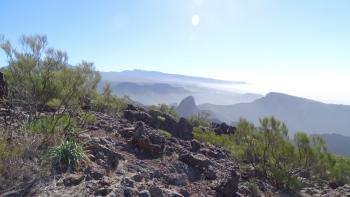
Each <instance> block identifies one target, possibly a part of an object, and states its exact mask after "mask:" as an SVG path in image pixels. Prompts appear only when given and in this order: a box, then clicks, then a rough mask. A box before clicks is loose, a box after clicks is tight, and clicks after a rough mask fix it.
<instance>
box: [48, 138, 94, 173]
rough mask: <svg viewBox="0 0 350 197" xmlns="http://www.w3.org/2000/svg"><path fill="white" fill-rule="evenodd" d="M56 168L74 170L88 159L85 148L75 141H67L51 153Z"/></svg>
mask: <svg viewBox="0 0 350 197" xmlns="http://www.w3.org/2000/svg"><path fill="white" fill-rule="evenodd" d="M49 155H50V156H51V158H53V161H54V165H56V166H55V167H56V168H57V167H58V169H59V170H69V169H71V170H74V169H76V168H77V167H78V165H79V164H80V163H81V162H82V161H83V160H85V159H86V158H87V157H86V155H85V152H84V150H83V147H82V146H81V145H80V144H79V143H78V142H75V141H70V140H65V141H63V142H62V144H60V145H59V146H57V147H54V148H52V149H51V150H50V151H49Z"/></svg>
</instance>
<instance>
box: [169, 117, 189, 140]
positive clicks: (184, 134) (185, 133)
mask: <svg viewBox="0 0 350 197" xmlns="http://www.w3.org/2000/svg"><path fill="white" fill-rule="evenodd" d="M192 130H193V127H192V125H191V123H190V122H189V121H188V120H187V119H185V118H180V120H179V123H178V124H177V125H176V128H175V131H174V132H173V133H172V134H173V136H175V137H178V138H181V139H183V140H192V139H193V134H192Z"/></svg>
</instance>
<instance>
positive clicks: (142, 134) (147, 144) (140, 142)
mask: <svg viewBox="0 0 350 197" xmlns="http://www.w3.org/2000/svg"><path fill="white" fill-rule="evenodd" d="M131 143H132V144H133V145H135V146H136V147H138V148H140V149H141V150H144V151H146V152H147V153H149V154H151V155H152V156H160V155H161V153H162V146H160V145H158V144H153V143H152V142H151V140H150V138H149V136H148V134H147V133H146V131H145V126H144V125H143V122H137V124H136V129H135V132H134V135H133V137H132V140H131Z"/></svg>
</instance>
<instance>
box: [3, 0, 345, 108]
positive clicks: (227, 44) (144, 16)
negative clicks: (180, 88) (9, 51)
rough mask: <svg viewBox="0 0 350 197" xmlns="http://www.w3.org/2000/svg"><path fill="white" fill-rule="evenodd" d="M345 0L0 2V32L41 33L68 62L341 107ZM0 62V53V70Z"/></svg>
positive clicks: (9, 35) (7, 34) (10, 35)
mask: <svg viewBox="0 0 350 197" xmlns="http://www.w3.org/2000/svg"><path fill="white" fill-rule="evenodd" d="M349 8H350V1H348V0H332V1H329V0H307V1H305V0H283V1H281V0H144V1H140V0H98V1H97V0H94V1H93V0H74V1H72V0H50V1H47V0H32V1H29V0H22V1H20V0H1V1H0V34H2V35H3V36H4V37H5V38H6V39H8V40H10V41H11V42H12V43H13V44H15V43H18V39H19V38H20V36H21V35H23V34H24V35H35V34H43V35H47V37H48V41H49V46H52V47H54V48H57V49H62V50H65V51H67V53H68V55H69V62H70V63H71V64H77V63H79V62H80V61H81V60H87V61H91V62H94V63H95V66H96V68H97V69H98V70H101V71H122V70H131V69H144V70H155V71H162V72H167V73H177V74H185V75H194V76H203V77H211V78H218V79H227V80H235V81H246V82H248V83H249V84H250V85H249V87H247V90H246V91H253V92H257V93H261V94H265V93H268V92H270V91H274V92H283V93H287V94H292V95H296V96H302V97H306V98H311V99H316V100H320V101H323V102H327V103H338V104H350V90H349V84H350V12H349ZM4 65H6V57H5V56H4V53H3V52H1V53H0V66H4Z"/></svg>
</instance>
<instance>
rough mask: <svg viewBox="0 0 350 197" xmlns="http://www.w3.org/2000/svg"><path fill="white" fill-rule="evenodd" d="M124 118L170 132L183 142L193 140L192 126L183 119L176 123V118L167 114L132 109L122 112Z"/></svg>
mask: <svg viewBox="0 0 350 197" xmlns="http://www.w3.org/2000/svg"><path fill="white" fill-rule="evenodd" d="M133 109H135V110H133ZM124 117H125V118H126V119H128V120H130V121H134V122H136V121H142V122H144V123H145V124H147V125H148V126H150V127H152V128H155V129H163V130H166V131H168V132H170V133H171V134H172V135H173V136H174V137H177V138H180V139H183V140H192V139H193V134H192V129H193V126H192V125H191V123H190V122H189V121H188V120H187V119H185V118H180V119H179V120H178V121H177V119H176V118H174V117H173V116H171V115H170V114H167V113H163V112H160V111H157V110H150V111H149V112H146V111H144V110H142V109H138V108H132V107H130V109H127V110H125V111H124Z"/></svg>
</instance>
